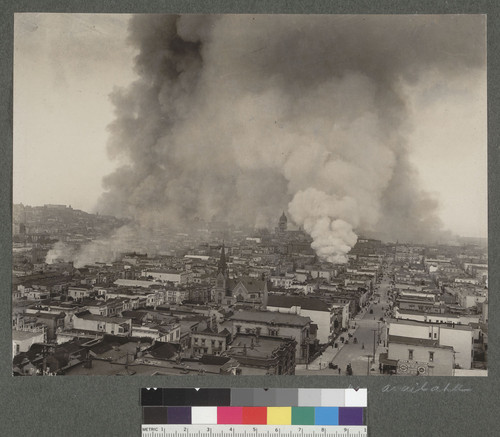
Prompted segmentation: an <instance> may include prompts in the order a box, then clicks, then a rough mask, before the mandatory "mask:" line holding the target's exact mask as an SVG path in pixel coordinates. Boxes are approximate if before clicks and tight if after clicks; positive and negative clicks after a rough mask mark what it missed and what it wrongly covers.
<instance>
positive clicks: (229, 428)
mask: <svg viewBox="0 0 500 437" xmlns="http://www.w3.org/2000/svg"><path fill="white" fill-rule="evenodd" d="M367 435H368V433H367V427H366V426H337V425H328V426H316V425H303V426H297V425H142V437H366V436H367Z"/></svg>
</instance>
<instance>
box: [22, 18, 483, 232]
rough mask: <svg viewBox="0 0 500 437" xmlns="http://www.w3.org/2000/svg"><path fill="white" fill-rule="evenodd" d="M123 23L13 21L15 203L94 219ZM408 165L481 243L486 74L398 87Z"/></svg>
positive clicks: (445, 212)
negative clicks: (64, 207)
mask: <svg viewBox="0 0 500 437" xmlns="http://www.w3.org/2000/svg"><path fill="white" fill-rule="evenodd" d="M128 20H129V17H128V16H126V15H77V14H16V16H15V41H14V44H15V47H14V167H13V170H14V186H13V190H14V192H13V197H14V202H15V203H20V202H22V203H24V204H30V205H42V204H45V203H60V204H71V205H72V206H73V207H74V208H79V209H83V210H87V211H90V210H92V209H93V208H94V207H95V205H96V202H97V199H98V197H99V196H100V195H101V193H102V191H103V189H102V178H103V177H104V176H105V175H108V174H110V173H111V172H112V171H113V170H114V169H116V168H117V167H118V166H119V164H121V163H120V162H117V161H115V160H111V159H110V158H109V157H108V154H107V150H106V143H107V140H108V131H107V125H108V124H109V123H110V122H111V121H112V120H113V119H114V114H113V106H112V104H111V102H110V100H109V97H108V96H109V94H110V92H111V91H112V90H113V87H115V86H120V87H124V86H127V85H128V84H129V83H130V82H132V81H133V80H134V79H135V78H136V75H135V73H134V71H133V64H134V56H135V55H136V52H135V50H134V49H133V48H131V47H130V46H129V45H128V44H127V42H126V38H127V23H128ZM405 87H406V89H405V92H406V93H407V96H408V102H409V109H410V114H411V118H412V120H411V126H412V127H411V130H410V132H409V134H408V143H409V146H410V158H411V161H412V163H413V164H414V165H415V166H416V168H417V170H418V173H419V177H420V182H421V186H422V188H424V189H426V190H427V191H429V192H431V193H432V194H433V195H434V196H435V197H436V198H437V199H438V200H439V204H440V207H439V214H440V217H441V219H442V220H443V222H444V224H445V226H446V227H447V228H448V229H449V230H451V231H453V232H455V233H458V234H460V235H464V236H482V237H484V236H486V232H487V231H486V229H487V227H486V226H487V164H486V154H487V130H486V127H487V126H486V121H487V117H486V70H485V69H484V70H482V71H481V70H477V69H471V70H470V72H465V74H464V75H462V76H461V77H460V79H456V80H450V81H446V82H443V81H442V79H439V78H436V77H434V74H433V71H432V70H430V71H429V72H428V74H426V75H424V77H420V78H419V79H418V80H416V81H415V82H414V83H413V84H412V85H408V84H407V85H405Z"/></svg>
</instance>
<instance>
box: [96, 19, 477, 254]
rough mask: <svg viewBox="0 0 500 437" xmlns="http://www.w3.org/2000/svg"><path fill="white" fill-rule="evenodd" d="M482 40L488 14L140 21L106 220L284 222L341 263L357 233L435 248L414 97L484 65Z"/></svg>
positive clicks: (116, 136)
mask: <svg viewBox="0 0 500 437" xmlns="http://www.w3.org/2000/svg"><path fill="white" fill-rule="evenodd" d="M484 38H485V34H484V17H481V16H435V17H430V16H290V15H287V16H284V15H268V16H249V15H238V16H236V15H227V16H196V15H187V16H162V15H154V16H153V15H140V16H135V17H133V18H132V19H131V22H130V43H131V44H133V45H134V46H135V47H136V48H137V50H138V54H137V57H136V64H135V65H136V71H137V73H138V76H139V78H138V79H137V80H136V81H135V82H134V83H132V84H131V85H130V87H128V88H127V89H117V90H115V91H114V92H113V95H112V101H113V103H114V105H115V108H116V120H115V121H114V122H113V123H112V125H111V126H110V142H109V147H108V148H109V154H110V156H111V157H112V158H117V159H121V160H122V162H123V165H122V166H121V167H120V168H119V169H118V170H117V171H115V172H114V173H112V174H110V175H109V176H107V177H106V178H105V180H104V187H105V189H106V193H105V194H104V195H103V196H102V198H101V199H100V202H99V206H98V209H99V211H101V212H105V213H110V214H115V215H120V216H124V215H125V216H132V217H134V218H135V219H136V221H137V222H138V223H139V224H140V226H142V227H145V228H151V229H154V228H161V227H175V226H178V225H180V224H182V223H184V222H185V221H186V220H192V219H193V218H194V217H199V218H201V219H204V220H210V219H212V218H214V217H216V218H217V217H223V218H224V219H225V220H227V221H229V222H233V223H236V224H246V225H252V226H263V225H270V224H274V223H275V222H276V220H277V217H278V215H279V213H280V211H281V210H282V209H287V210H288V212H289V214H290V216H291V218H292V220H293V221H294V222H295V224H296V225H299V226H303V228H304V230H305V231H306V232H308V233H309V234H310V235H311V237H312V238H313V239H314V242H313V248H314V249H315V250H316V251H317V253H318V255H319V256H320V257H321V258H323V259H326V260H329V261H333V262H343V261H345V259H346V257H345V254H346V253H347V252H348V251H349V250H350V248H351V247H352V246H353V244H355V242H356V239H357V237H356V232H357V231H359V230H360V229H363V230H367V231H373V232H379V233H383V234H384V235H385V236H386V237H387V238H391V239H393V240H396V239H399V240H400V241H403V240H406V241H409V240H413V241H416V240H418V241H425V240H429V239H432V238H433V236H434V235H435V233H436V232H438V231H439V230H440V229H441V223H440V222H439V219H438V218H437V214H436V207H437V204H436V202H435V201H434V200H433V199H432V198H431V197H430V196H429V195H427V194H426V193H423V192H421V190H420V189H419V187H418V175H417V174H416V172H415V171H414V169H413V168H412V166H411V160H410V158H409V151H408V150H407V144H406V137H407V135H408V132H409V131H410V129H411V114H410V113H409V111H408V109H407V95H406V92H407V91H406V90H407V89H408V85H409V84H414V83H418V81H420V80H421V78H422V77H423V76H424V75H427V76H428V75H434V77H442V78H443V80H445V78H447V77H456V76H457V75H460V74H463V72H466V71H469V70H470V69H474V68H479V67H480V68H482V67H483V66H484V62H485V59H484V57H485V55H484V47H485V41H484Z"/></svg>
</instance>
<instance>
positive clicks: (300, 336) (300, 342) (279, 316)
mask: <svg viewBox="0 0 500 437" xmlns="http://www.w3.org/2000/svg"><path fill="white" fill-rule="evenodd" d="M229 320H230V321H231V322H232V327H231V329H232V332H231V333H232V336H233V338H234V337H235V336H236V335H238V334H254V335H257V336H262V335H265V336H268V337H281V338H291V339H293V340H294V341H295V342H296V343H297V351H296V361H297V363H307V362H308V361H309V345H310V344H312V343H314V342H315V340H316V337H315V336H314V335H313V333H312V330H311V323H312V321H311V319H310V318H309V317H303V316H299V315H296V314H283V313H277V312H270V311H238V312H236V313H235V314H233V315H232V316H231V317H229Z"/></svg>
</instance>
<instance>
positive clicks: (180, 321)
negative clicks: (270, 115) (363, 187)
mask: <svg viewBox="0 0 500 437" xmlns="http://www.w3.org/2000/svg"><path fill="white" fill-rule="evenodd" d="M129 226H130V222H129V221H127V220H122V219H117V218H115V217H112V216H103V215H96V214H88V213H85V212H83V211H80V210H76V209H73V208H71V206H66V205H44V206H39V207H36V206H33V207H32V206H25V205H22V204H17V205H14V209H13V234H14V235H13V283H12V306H13V312H12V330H13V337H12V346H13V373H14V375H17V376H22V375H184V374H186V375H187V374H195V375H198V374H216V375H332V376H334V375H337V376H338V375H340V376H345V375H373V376H378V375H388V374H389V375H403V376H404V375H423V376H427V375H429V376H452V375H455V376H484V375H486V374H487V349H488V264H487V263H488V257H487V242H486V240H482V239H470V238H469V239H467V238H457V239H456V241H454V242H447V243H446V244H444V243H443V242H436V243H435V244H427V245H424V244H419V243H417V242H413V243H411V242H402V241H395V242H385V241H381V240H380V239H375V238H373V236H371V238H368V237H363V236H361V235H360V236H358V239H357V242H356V244H355V245H354V247H353V248H352V249H351V250H350V252H348V254H347V263H341V264H332V263H330V262H325V261H323V260H322V259H321V258H320V257H318V256H317V254H316V253H315V251H314V250H313V249H312V248H311V242H312V239H311V238H310V237H309V235H308V234H307V233H306V232H304V231H303V230H302V229H301V228H300V227H295V226H294V225H293V224H292V223H290V219H289V217H288V216H287V214H286V213H285V212H282V211H276V225H275V228H274V229H265V228H262V229H244V228H238V227H236V226H234V225H232V224H231V223H227V222H224V221H223V220H212V221H211V222H204V221H202V220H194V221H193V222H192V223H189V226H188V229H189V231H179V230H175V231H174V230H170V231H169V230H164V231H162V232H160V233H157V234H156V235H155V236H154V238H151V240H152V241H153V242H154V244H151V241H149V242H148V244H147V245H145V244H142V243H144V241H141V238H142V237H140V236H138V234H134V233H132V232H129V233H127V229H130V228H129ZM117 233H118V234H119V235H121V236H122V237H123V235H128V234H131V235H128V240H127V241H125V242H124V243H123V244H122V245H121V246H117V245H116V244H110V243H108V241H111V239H112V236H113V235H115V236H116V235H117ZM134 238H135V241H134ZM89 247H91V248H92V250H88V248H89ZM117 247H118V248H120V247H121V248H123V250H121V251H119V250H118V249H117ZM106 248H107V250H105V249H106ZM127 248H128V249H127ZM101 249H102V250H101ZM82 253H85V254H86V255H85V257H81V256H80V254H82ZM92 254H95V258H94V259H90V258H92V256H93V255H92Z"/></svg>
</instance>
